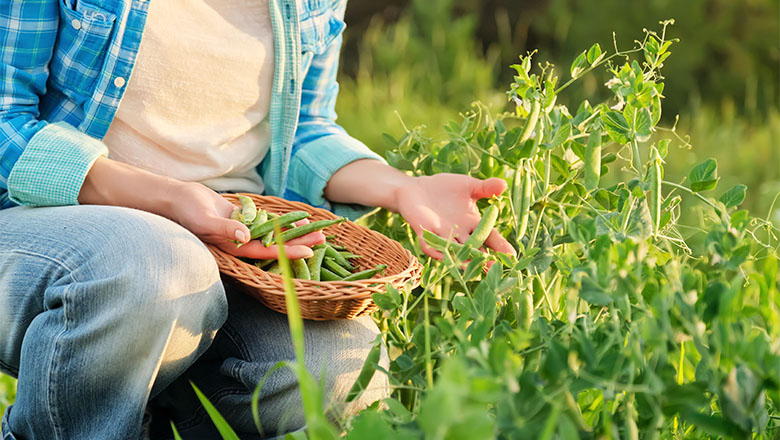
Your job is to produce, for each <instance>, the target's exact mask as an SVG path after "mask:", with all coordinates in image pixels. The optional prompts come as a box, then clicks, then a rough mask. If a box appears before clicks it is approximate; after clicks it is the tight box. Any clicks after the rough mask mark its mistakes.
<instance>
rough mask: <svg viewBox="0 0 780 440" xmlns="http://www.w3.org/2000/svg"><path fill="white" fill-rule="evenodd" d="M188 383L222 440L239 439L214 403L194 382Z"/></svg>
mask: <svg viewBox="0 0 780 440" xmlns="http://www.w3.org/2000/svg"><path fill="white" fill-rule="evenodd" d="M190 385H192V389H194V390H195V394H196V395H197V396H198V400H200V403H201V405H203V407H204V408H206V412H207V413H208V415H209V417H210V418H211V421H212V422H213V423H214V426H216V427H217V431H219V434H220V435H221V436H222V439H223V440H239V438H238V435H236V432H235V431H233V428H231V427H230V425H228V423H227V422H226V421H225V419H224V418H223V417H222V415H221V414H220V413H219V411H217V409H216V408H214V405H212V404H211V402H209V399H208V398H206V396H205V395H203V393H202V392H201V391H200V390H199V389H198V387H197V386H195V384H194V383H192V382H190Z"/></svg>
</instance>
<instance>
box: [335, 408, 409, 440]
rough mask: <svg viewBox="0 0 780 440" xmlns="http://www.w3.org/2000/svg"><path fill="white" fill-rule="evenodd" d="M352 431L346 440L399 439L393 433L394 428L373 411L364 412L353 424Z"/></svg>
mask: <svg viewBox="0 0 780 440" xmlns="http://www.w3.org/2000/svg"><path fill="white" fill-rule="evenodd" d="M351 425H352V429H351V430H350V431H349V433H348V434H347V437H346V440H362V439H367V438H370V439H372V440H392V439H396V438H398V435H397V434H396V433H395V432H393V428H392V426H390V425H389V424H388V422H387V421H385V420H384V419H383V418H382V416H380V415H379V414H378V413H376V412H373V411H363V412H361V413H360V414H358V415H357V416H356V417H355V418H354V419H353V420H352V422H351Z"/></svg>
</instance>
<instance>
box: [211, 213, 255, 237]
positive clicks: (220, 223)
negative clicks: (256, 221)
mask: <svg viewBox="0 0 780 440" xmlns="http://www.w3.org/2000/svg"><path fill="white" fill-rule="evenodd" d="M213 221H214V222H215V224H214V229H213V230H214V231H220V233H221V234H222V235H223V236H224V237H225V238H226V239H227V240H238V241H240V242H241V243H246V242H248V241H249V239H250V236H249V228H247V227H246V225H244V224H243V223H241V222H240V221H238V220H231V219H229V218H224V217H214V218H213Z"/></svg>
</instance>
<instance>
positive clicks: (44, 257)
mask: <svg viewBox="0 0 780 440" xmlns="http://www.w3.org/2000/svg"><path fill="white" fill-rule="evenodd" d="M2 254H22V255H27V256H30V257H38V258H40V259H42V260H46V261H49V262H52V263H54V264H56V265H58V266H60V267H61V268H63V269H65V271H67V272H68V276H70V278H71V279H72V280H73V281H74V282H79V281H78V280H77V279H76V277H74V276H73V269H71V268H70V267H69V266H68V265H67V263H65V262H64V261H62V260H59V259H57V258H54V257H51V256H49V255H44V254H39V253H37V252H33V251H28V250H26V249H13V250H10V251H6V252H0V255H2Z"/></svg>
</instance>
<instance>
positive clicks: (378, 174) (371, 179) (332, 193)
mask: <svg viewBox="0 0 780 440" xmlns="http://www.w3.org/2000/svg"><path fill="white" fill-rule="evenodd" d="M415 182H416V178H415V177H412V176H408V175H406V174H405V173H404V172H402V171H399V170H397V169H395V168H393V167H391V166H390V165H387V164H385V163H383V162H380V161H378V160H373V159H363V160H357V161H355V162H351V163H349V164H347V165H345V166H344V167H342V168H341V169H339V170H338V171H337V172H336V173H335V174H333V176H331V178H330V180H329V181H328V184H327V186H326V187H325V198H327V199H328V200H330V201H331V202H336V203H357V204H360V205H365V206H378V207H381V208H385V209H387V210H389V211H393V212H398V200H399V191H401V190H402V188H404V187H407V186H408V185H410V184H413V183H415Z"/></svg>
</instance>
